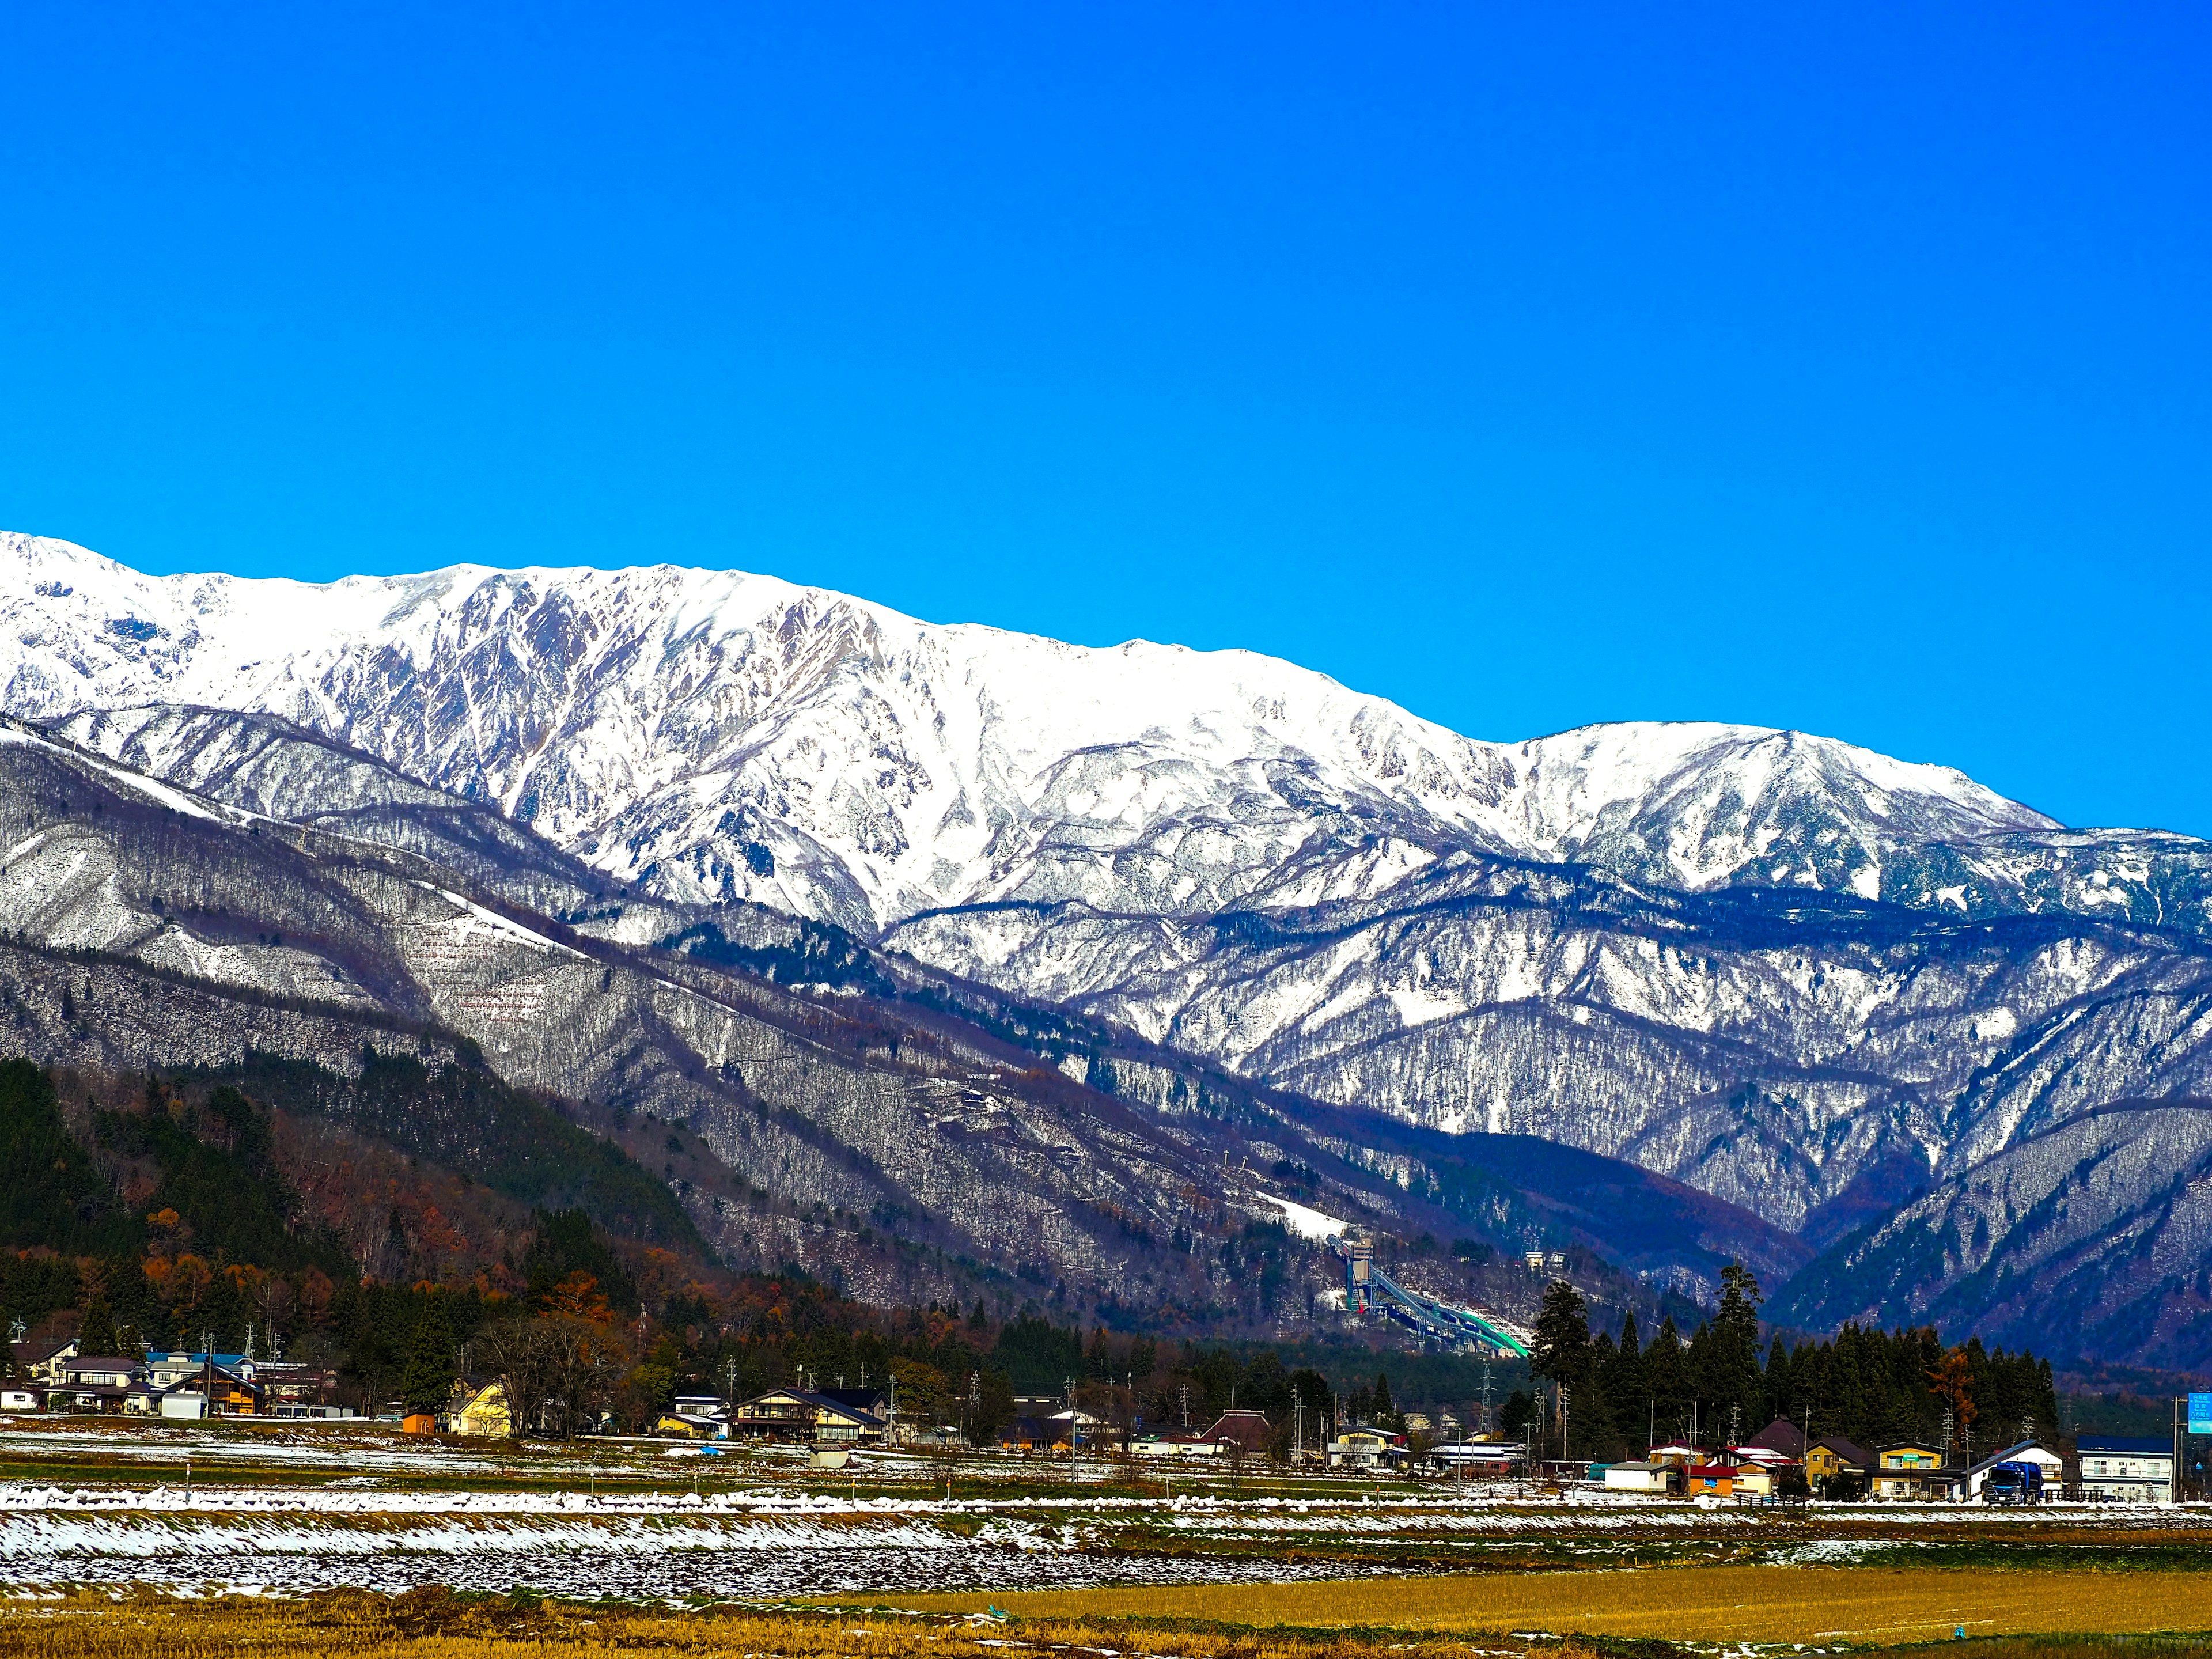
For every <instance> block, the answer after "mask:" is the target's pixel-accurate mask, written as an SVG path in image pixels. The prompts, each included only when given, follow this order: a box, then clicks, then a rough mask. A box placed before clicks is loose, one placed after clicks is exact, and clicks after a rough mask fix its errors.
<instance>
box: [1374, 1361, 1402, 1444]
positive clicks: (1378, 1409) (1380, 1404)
mask: <svg viewBox="0 0 2212 1659" xmlns="http://www.w3.org/2000/svg"><path fill="white" fill-rule="evenodd" d="M1371 1409H1372V1410H1373V1411H1374V1413H1375V1416H1374V1418H1373V1419H1372V1420H1373V1422H1374V1424H1375V1426H1376V1428H1378V1429H1389V1430H1390V1431H1393V1432H1394V1433H1395V1431H1397V1430H1398V1429H1399V1428H1400V1427H1401V1426H1402V1425H1401V1419H1399V1416H1398V1408H1397V1407H1396V1406H1395V1405H1393V1404H1392V1403H1391V1401H1390V1379H1389V1376H1388V1375H1386V1374H1385V1373H1383V1372H1382V1371H1377V1372H1376V1373H1375V1404H1374V1406H1373V1407H1372V1408H1371Z"/></svg>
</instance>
